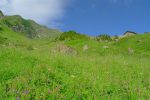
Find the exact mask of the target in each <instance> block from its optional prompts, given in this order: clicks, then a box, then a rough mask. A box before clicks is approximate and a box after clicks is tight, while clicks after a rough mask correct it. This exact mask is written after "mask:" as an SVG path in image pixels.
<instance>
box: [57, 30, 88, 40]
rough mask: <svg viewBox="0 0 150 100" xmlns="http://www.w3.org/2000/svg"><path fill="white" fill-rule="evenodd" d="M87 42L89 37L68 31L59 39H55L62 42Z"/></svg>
mask: <svg viewBox="0 0 150 100" xmlns="http://www.w3.org/2000/svg"><path fill="white" fill-rule="evenodd" d="M79 39H82V40H88V39H89V37H88V36H86V35H83V34H79V33H77V32H75V31H68V32H64V33H62V34H61V35H60V36H59V37H57V38H56V40H60V41H64V40H79Z"/></svg>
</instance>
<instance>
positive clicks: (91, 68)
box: [0, 22, 150, 100]
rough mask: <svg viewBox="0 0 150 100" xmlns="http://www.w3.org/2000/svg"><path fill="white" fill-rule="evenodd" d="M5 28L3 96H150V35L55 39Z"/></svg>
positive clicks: (63, 99)
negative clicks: (31, 37)
mask: <svg viewBox="0 0 150 100" xmlns="http://www.w3.org/2000/svg"><path fill="white" fill-rule="evenodd" d="M12 25H13V24H12ZM1 28H2V30H1V31H0V100H15V99H17V100H41V99H42V100H47V99H48V100H138V99H139V100H149V99H150V73H149V71H150V61H149V60H150V46H149V44H150V34H139V35H134V36H130V37H125V38H121V39H119V40H118V41H112V40H111V41H108V42H103V41H105V40H110V37H109V36H102V37H105V38H106V37H107V38H106V39H104V40H103V39H102V40H103V41H102V40H101V41H102V42H100V41H96V40H94V39H92V38H89V37H87V36H85V35H81V34H78V33H76V32H74V31H69V32H65V33H63V34H62V35H61V36H60V37H59V38H57V39H58V40H55V41H52V40H51V39H48V38H46V39H45V38H40V39H29V38H27V37H25V36H24V35H22V34H23V33H21V32H16V31H14V30H12V29H11V28H9V27H8V26H6V25H5V24H3V22H2V26H1ZM100 37H101V36H100ZM60 40H61V41H60Z"/></svg>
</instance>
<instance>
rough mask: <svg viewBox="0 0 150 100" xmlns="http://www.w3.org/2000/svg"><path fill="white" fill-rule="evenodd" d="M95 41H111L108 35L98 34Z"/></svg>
mask: <svg viewBox="0 0 150 100" xmlns="http://www.w3.org/2000/svg"><path fill="white" fill-rule="evenodd" d="M96 40H97V41H111V40H112V39H111V37H110V36H109V35H108V34H100V35H98V36H97V37H96Z"/></svg>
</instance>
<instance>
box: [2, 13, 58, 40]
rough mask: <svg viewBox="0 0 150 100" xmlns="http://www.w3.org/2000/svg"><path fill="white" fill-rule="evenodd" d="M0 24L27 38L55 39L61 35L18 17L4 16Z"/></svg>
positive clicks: (56, 31)
mask: <svg viewBox="0 0 150 100" xmlns="http://www.w3.org/2000/svg"><path fill="white" fill-rule="evenodd" d="M0 24H2V26H7V27H9V28H11V29H12V30H14V31H15V32H20V34H23V35H25V36H27V37H29V38H46V37H48V38H49V37H50V38H55V37H57V36H59V35H60V34H61V32H60V31H58V30H55V29H48V28H47V27H45V26H42V25H39V24H37V23H36V22H34V21H32V20H25V19H23V18H22V17H21V16H18V15H14V16H5V17H3V18H2V19H0Z"/></svg>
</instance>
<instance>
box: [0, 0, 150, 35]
mask: <svg viewBox="0 0 150 100" xmlns="http://www.w3.org/2000/svg"><path fill="white" fill-rule="evenodd" d="M39 2H40V3H39ZM149 4H150V1H148V0H144V1H142V0H82V1H81V0H80V1H79V0H43V1H40V0H32V1H31V0H21V1H20V0H11V1H10V0H2V1H1V2H0V10H2V11H3V12H4V14H6V15H15V14H18V15H21V16H22V17H23V18H26V19H32V20H35V21H36V22H38V23H40V24H42V25H46V26H47V27H50V28H58V29H60V30H62V31H68V30H75V31H77V32H79V33H84V34H88V35H92V36H96V35H99V34H103V33H106V34H109V35H121V34H123V33H124V32H125V31H128V30H129V31H134V32H137V33H144V32H149V31H150V30H149V29H150V26H149V23H150V20H149V16H150V11H149V9H150V7H149ZM37 8H38V9H37ZM29 11H30V12H29Z"/></svg>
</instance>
